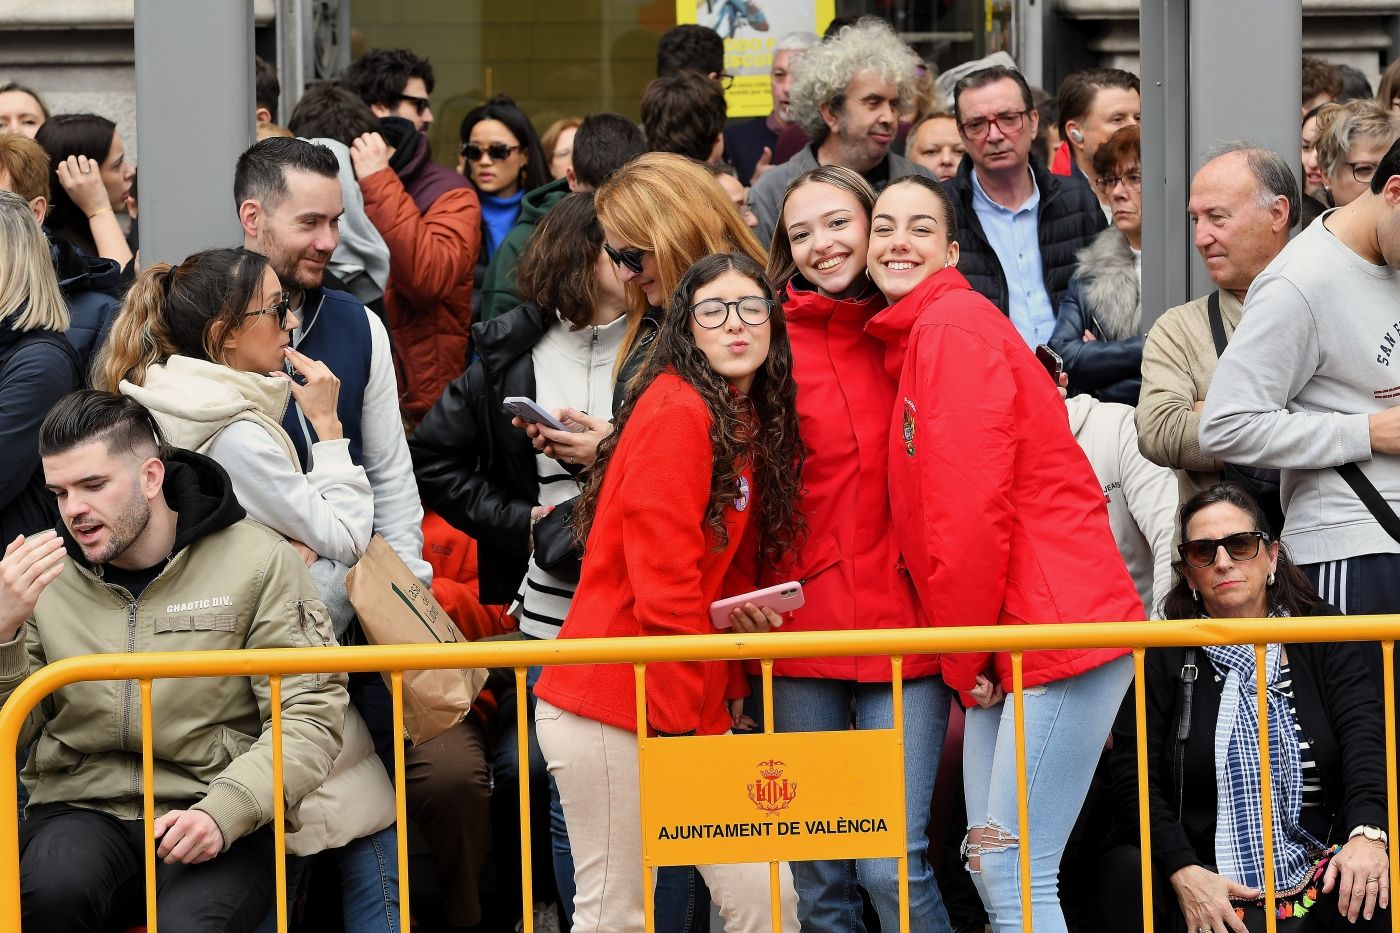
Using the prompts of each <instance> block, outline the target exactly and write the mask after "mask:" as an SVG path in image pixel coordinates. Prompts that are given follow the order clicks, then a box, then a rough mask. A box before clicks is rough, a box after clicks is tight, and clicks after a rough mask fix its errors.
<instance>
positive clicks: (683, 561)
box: [535, 253, 802, 933]
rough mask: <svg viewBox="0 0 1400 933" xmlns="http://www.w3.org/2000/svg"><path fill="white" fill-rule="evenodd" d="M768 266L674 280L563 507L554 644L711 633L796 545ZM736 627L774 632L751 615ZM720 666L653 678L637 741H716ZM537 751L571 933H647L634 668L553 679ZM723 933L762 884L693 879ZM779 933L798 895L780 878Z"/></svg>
mask: <svg viewBox="0 0 1400 933" xmlns="http://www.w3.org/2000/svg"><path fill="white" fill-rule="evenodd" d="M774 304H775V303H774V301H773V292H772V288H771V286H769V285H768V283H767V279H766V278H765V277H764V275H763V270H762V269H761V268H759V266H758V264H757V263H755V262H754V261H753V260H752V259H750V258H748V257H747V256H744V255H742V254H737V253H730V254H721V255H714V256H709V257H706V258H705V259H702V260H700V261H699V262H697V263H696V264H695V265H694V266H693V267H692V268H691V269H690V270H689V271H688V272H687V273H686V274H685V275H684V276H683V277H682V278H681V280H680V282H679V284H678V285H677V286H676V289H675V293H674V295H673V296H672V298H671V303H670V306H669V308H668V309H667V310H666V312H665V314H664V316H663V318H662V321H661V325H660V330H659V332H658V333H657V336H656V340H655V348H654V349H653V351H652V353H651V355H650V358H649V359H648V360H647V362H646V364H645V365H644V367H643V369H642V371H641V372H640V373H639V374H638V376H637V379H636V381H635V382H634V383H633V385H634V387H635V389H634V390H633V391H631V392H629V394H628V400H627V401H626V402H625V403H624V405H623V408H622V411H621V412H620V413H619V415H618V418H617V429H616V431H614V433H613V434H611V435H610V436H609V437H608V438H606V439H605V440H604V441H603V442H602V444H601V445H600V446H599V449H598V459H597V462H596V463H595V464H594V466H593V469H592V470H590V471H589V476H588V483H587V486H586V487H585V489H584V492H583V495H582V496H581V497H580V499H579V503H578V505H577V506H576V507H575V510H574V517H575V522H576V526H577V529H578V533H579V536H580V538H581V539H586V541H587V545H586V549H585V551H584V558H583V570H582V573H581V576H580V579H579V586H578V591H577V593H576V594H575V596H574V601H573V605H572V607H571V609H570V611H569V615H568V618H567V619H565V621H564V627H563V629H562V631H561V632H560V634H559V637H560V638H596V637H615V636H631V635H689V634H702V633H706V632H712V631H713V628H712V627H711V625H710V621H709V613H708V606H709V604H710V603H711V602H713V601H714V600H715V599H717V598H719V597H721V596H723V595H725V594H727V593H742V592H746V591H748V590H752V589H753V588H754V586H755V584H756V582H757V564H758V563H760V562H768V563H776V562H777V561H780V560H781V559H782V557H783V554H784V552H785V551H786V550H787V549H788V547H789V546H790V545H791V542H792V541H793V540H794V539H795V537H796V528H797V525H798V524H799V523H798V520H797V519H796V517H795V511H794V510H795V504H796V501H797V496H798V488H799V476H800V472H801V464H802V447H801V442H800V441H799V440H798V435H797V423H796V416H795V414H794V410H795V400H794V394H795V389H794V385H793V382H792V357H791V352H790V350H789V348H788V342H787V334H786V331H785V329H784V326H783V319H782V313H781V310H778V309H775V307H774ZM746 609H747V610H748V611H747V612H746V613H745V614H744V615H743V616H742V618H741V619H739V627H740V628H742V629H743V630H746V631H764V630H767V629H768V627H769V625H770V624H771V623H773V622H776V621H778V620H777V619H776V617H775V616H774V615H773V614H772V613H771V612H769V611H768V610H764V611H762V612H760V611H758V610H756V609H754V608H753V607H752V606H751V605H750V606H748V607H746ZM730 667H731V666H730V665H728V664H726V663H724V662H717V661H712V662H703V663H702V662H685V663H679V662H673V663H665V664H660V663H658V664H649V665H648V666H647V676H646V699H647V719H648V722H647V727H648V730H649V731H650V732H652V733H654V734H656V735H662V736H667V735H716V734H720V733H724V732H727V731H728V730H729V727H730V722H731V712H730V707H729V705H728V702H727V700H728V699H729V682H730V679H731V678H730ZM535 695H536V697H537V698H538V705H537V707H536V711H535V722H536V728H537V731H538V734H539V740H540V748H541V750H542V751H543V752H544V754H545V758H546V760H547V761H548V763H549V771H550V773H551V774H552V775H553V776H554V778H555V781H556V783H557V785H558V787H559V798H560V802H561V803H562V804H563V807H564V818H565V820H566V822H567V824H568V829H569V841H570V845H571V848H572V850H573V857H574V880H575V885H576V888H577V892H578V893H577V895H576V896H575V899H574V926H573V929H574V931H575V933H628V931H640V930H642V929H644V912H643V904H642V884H641V870H642V861H641V842H642V839H641V828H640V820H639V813H638V809H637V799H638V796H639V793H640V789H639V785H638V772H637V736H636V725H637V724H636V719H635V716H636V706H635V699H634V698H635V680H634V676H633V673H632V668H631V665H627V664H611V665H600V664H585V665H571V666H567V667H551V668H548V669H547V670H546V671H545V672H544V674H543V675H542V676H541V677H540V680H539V683H538V684H537V685H536V688H535ZM700 872H701V873H702V874H703V875H704V877H705V881H706V883H707V884H708V885H709V887H710V891H711V893H712V894H713V895H714V896H715V899H716V901H717V902H718V903H719V907H720V913H721V914H722V915H723V916H724V918H725V921H726V926H727V928H728V929H729V930H730V931H731V933H744V931H755V933H757V931H760V930H763V931H767V930H768V929H769V928H770V920H771V917H770V913H769V892H768V870H767V868H766V867H765V866H763V865H761V864H749V865H707V866H701V867H700ZM784 888H785V890H784V892H783V893H784V897H783V900H784V923H783V929H784V930H792V931H796V930H797V929H798V926H797V907H796V897H795V895H794V893H793V891H792V887H791V876H790V875H789V874H788V873H787V872H786V871H785V872H784Z"/></svg>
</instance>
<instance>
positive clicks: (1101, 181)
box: [1094, 171, 1142, 194]
mask: <svg viewBox="0 0 1400 933" xmlns="http://www.w3.org/2000/svg"><path fill="white" fill-rule="evenodd" d="M1120 181H1121V182H1122V183H1123V184H1125V185H1127V186H1128V188H1129V189H1131V190H1133V191H1141V190H1142V172H1138V171H1133V172H1124V173H1123V174H1122V175H1100V176H1099V177H1098V178H1097V179H1095V181H1094V183H1095V184H1097V185H1098V186H1099V190H1100V191H1102V192H1104V193H1105V194H1107V193H1108V192H1110V191H1112V190H1113V189H1114V188H1116V187H1118V183H1119V182H1120Z"/></svg>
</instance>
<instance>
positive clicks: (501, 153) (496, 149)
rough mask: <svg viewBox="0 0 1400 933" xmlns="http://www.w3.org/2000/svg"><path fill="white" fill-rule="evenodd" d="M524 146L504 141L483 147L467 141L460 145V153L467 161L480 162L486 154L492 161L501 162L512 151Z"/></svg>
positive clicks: (507, 157) (508, 156) (517, 150)
mask: <svg viewBox="0 0 1400 933" xmlns="http://www.w3.org/2000/svg"><path fill="white" fill-rule="evenodd" d="M523 148H525V147H524V146H507V145H506V144H505V143H492V144H491V145H489V146H487V147H486V148H485V149H483V148H481V147H480V146H478V145H477V144H476V143H467V144H466V145H465V146H463V147H462V155H464V156H466V157H467V161H468V162H480V161H481V157H482V156H484V155H488V156H490V157H491V161H492V162H503V161H505V160H506V159H509V158H510V154H511V153H512V152H519V151H520V150H521V149H523Z"/></svg>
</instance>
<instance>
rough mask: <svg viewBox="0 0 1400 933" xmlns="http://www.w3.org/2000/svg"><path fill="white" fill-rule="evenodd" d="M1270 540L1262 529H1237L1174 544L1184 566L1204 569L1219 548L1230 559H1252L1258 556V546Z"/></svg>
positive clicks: (1212, 560)
mask: <svg viewBox="0 0 1400 933" xmlns="http://www.w3.org/2000/svg"><path fill="white" fill-rule="evenodd" d="M1270 540H1272V539H1271V538H1270V537H1269V535H1268V533H1267V532H1264V531H1237V532H1235V533H1234V534H1232V535H1226V536H1225V537H1223V538H1197V539H1196V540H1194V541H1183V542H1182V543H1181V544H1178V545H1177V546H1176V550H1177V553H1179V554H1180V555H1181V559H1182V561H1184V562H1185V564H1186V566H1188V567H1194V568H1196V569H1197V570H1204V569H1205V568H1206V567H1209V566H1210V565H1211V564H1213V563H1215V556H1216V554H1217V553H1218V552H1219V550H1220V549H1221V548H1224V549H1225V553H1226V554H1228V555H1230V560H1234V561H1242V560H1253V559H1254V558H1256V557H1258V556H1259V548H1260V547H1261V546H1262V545H1264V544H1265V543H1267V542H1268V541H1270Z"/></svg>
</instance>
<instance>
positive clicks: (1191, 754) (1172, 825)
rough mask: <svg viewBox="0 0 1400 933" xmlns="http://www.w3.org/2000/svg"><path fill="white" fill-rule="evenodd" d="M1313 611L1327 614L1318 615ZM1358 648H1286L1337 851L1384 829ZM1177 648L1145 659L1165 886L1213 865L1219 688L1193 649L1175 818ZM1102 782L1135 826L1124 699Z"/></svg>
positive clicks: (1156, 843) (1378, 709)
mask: <svg viewBox="0 0 1400 933" xmlns="http://www.w3.org/2000/svg"><path fill="white" fill-rule="evenodd" d="M1319 612H1324V613H1330V612H1335V610H1332V609H1330V608H1329V607H1326V606H1322V607H1319ZM1368 647H1369V646H1365V645H1361V644H1358V643H1354V642H1353V643H1325V644H1290V645H1286V646H1285V648H1286V650H1287V652H1288V664H1289V668H1290V670H1291V672H1292V679H1293V696H1294V705H1295V707H1296V708H1297V710H1298V720H1299V724H1300V725H1301V726H1302V729H1303V732H1304V734H1306V735H1307V736H1308V738H1309V739H1310V740H1311V742H1312V751H1313V756H1314V760H1315V761H1316V762H1317V766H1318V770H1319V777H1320V778H1321V781H1322V789H1323V796H1324V798H1325V800H1326V804H1325V807H1326V810H1327V817H1328V818H1329V819H1330V821H1331V828H1330V832H1329V834H1328V838H1327V839H1324V841H1325V842H1328V843H1329V844H1335V843H1342V842H1346V840H1347V834H1348V833H1349V832H1351V830H1352V829H1353V828H1355V827H1357V826H1360V825H1363V824H1369V825H1375V826H1385V825H1386V807H1385V801H1386V785H1385V780H1386V777H1385V739H1384V735H1383V730H1384V727H1383V723H1384V712H1383V708H1382V706H1381V700H1380V693H1379V691H1378V690H1377V688H1376V685H1375V683H1374V682H1373V681H1374V678H1373V676H1372V673H1371V670H1372V668H1371V665H1370V662H1369V661H1368V659H1367V655H1366V650H1367V648H1368ZM1185 651H1186V649H1184V648H1152V649H1149V650H1148V651H1147V656H1146V665H1147V689H1146V694H1147V750H1148V796H1149V807H1150V819H1151V832H1152V858H1153V861H1154V862H1155V863H1156V866H1157V869H1158V871H1159V872H1160V873H1161V874H1162V875H1163V876H1164V877H1169V876H1170V875H1171V874H1172V873H1173V872H1175V871H1177V870H1178V869H1181V868H1184V867H1186V866H1187V865H1204V866H1207V867H1210V866H1213V865H1214V864H1215V806H1216V793H1215V750H1214V746H1215V722H1216V717H1217V715H1218V714H1219V711H1220V688H1221V685H1222V684H1223V681H1222V682H1221V683H1216V682H1215V678H1214V670H1213V668H1212V667H1211V664H1210V660H1209V659H1208V658H1207V657H1206V656H1205V652H1204V651H1202V650H1201V649H1199V648H1198V649H1197V650H1196V665H1197V667H1198V669H1199V677H1198V678H1197V680H1196V686H1195V691H1194V697H1193V700H1192V710H1191V713H1192V715H1191V733H1190V737H1189V738H1188V739H1187V742H1186V747H1185V750H1184V755H1183V758H1182V761H1183V767H1182V769H1181V771H1182V772H1183V773H1184V781H1183V783H1182V785H1181V794H1180V800H1181V815H1180V817H1179V818H1178V816H1177V806H1178V791H1177V783H1176V782H1177V780H1178V775H1177V769H1176V767H1175V757H1176V741H1175V738H1174V730H1175V727H1176V723H1177V720H1178V716H1179V709H1180V706H1179V704H1180V703H1181V694H1182V689H1181V669H1182V664H1183V659H1184V656H1185ZM1113 733H1114V735H1113V751H1112V752H1111V753H1110V758H1109V762H1110V773H1111V774H1112V779H1113V787H1114V794H1115V797H1116V799H1117V801H1118V803H1119V806H1120V807H1122V808H1124V809H1123V810H1120V812H1124V810H1126V809H1127V808H1131V813H1132V814H1133V815H1132V825H1133V826H1136V825H1137V816H1136V813H1137V810H1136V807H1137V728H1136V720H1135V718H1134V715H1133V693H1132V692H1131V691H1130V692H1129V693H1128V697H1127V700H1126V701H1125V702H1124V704H1123V708H1122V710H1121V711H1120V713H1119V716H1118V722H1117V723H1116V724H1115V726H1114V729H1113Z"/></svg>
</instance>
